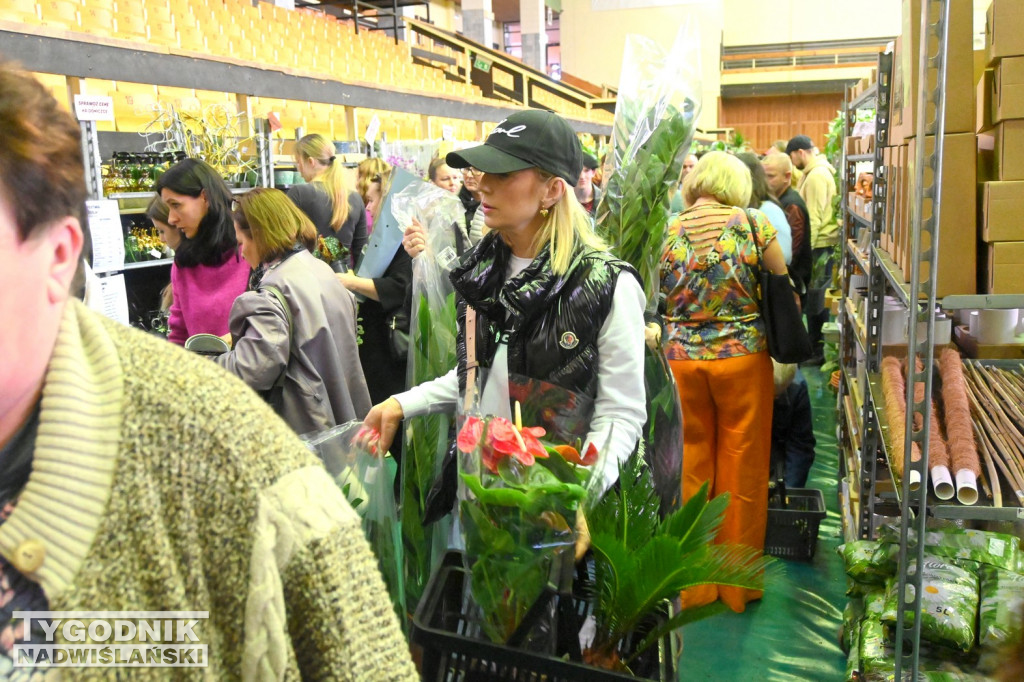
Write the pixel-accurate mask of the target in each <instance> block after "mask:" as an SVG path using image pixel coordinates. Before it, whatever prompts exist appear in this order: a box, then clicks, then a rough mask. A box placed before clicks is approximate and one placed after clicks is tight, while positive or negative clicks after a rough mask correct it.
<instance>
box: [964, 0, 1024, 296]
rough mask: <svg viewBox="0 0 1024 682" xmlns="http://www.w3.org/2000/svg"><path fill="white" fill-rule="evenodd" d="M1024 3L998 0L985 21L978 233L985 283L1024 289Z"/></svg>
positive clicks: (998, 290) (1002, 290) (1001, 290)
mask: <svg viewBox="0 0 1024 682" xmlns="http://www.w3.org/2000/svg"><path fill="white" fill-rule="evenodd" d="M1021 26H1024V3H1021V2H1019V1H1014V0H993V2H992V4H991V5H990V6H989V9H988V13H987V14H986V21H985V59H986V63H987V65H988V67H989V69H988V70H987V71H985V73H984V74H983V75H982V77H981V79H980V80H979V81H978V86H977V95H978V103H977V113H976V116H975V118H976V125H977V130H978V145H979V148H980V149H981V150H982V151H981V152H980V159H981V162H980V164H979V178H978V179H979V183H980V184H979V185H978V207H979V210H978V233H979V236H980V238H981V240H982V242H983V244H984V252H985V258H984V262H983V265H982V272H981V275H982V276H981V280H982V286H983V287H984V290H985V291H986V292H987V293H990V294H1015V293H1021V292H1024V31H1021V30H1020V28H1021Z"/></svg>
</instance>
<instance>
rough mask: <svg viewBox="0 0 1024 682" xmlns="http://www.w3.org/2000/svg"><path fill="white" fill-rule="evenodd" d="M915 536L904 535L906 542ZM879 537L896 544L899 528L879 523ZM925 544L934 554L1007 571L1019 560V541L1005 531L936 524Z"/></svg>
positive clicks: (1014, 566)
mask: <svg viewBox="0 0 1024 682" xmlns="http://www.w3.org/2000/svg"><path fill="white" fill-rule="evenodd" d="M915 536H916V533H915V531H914V530H913V529H911V530H910V534H909V535H908V536H907V539H908V542H909V543H911V544H913V541H914V538H915ZM878 539H879V541H880V542H883V543H899V539H900V534H899V528H896V527H894V526H893V525H892V524H886V525H884V526H882V528H880V529H879V531H878ZM924 546H925V549H926V550H927V551H928V553H929V554H932V555H934V556H940V557H945V558H947V559H966V560H969V561H977V562H978V563H982V564H989V565H991V566H997V567H998V568H1002V569H1004V570H1007V571H1016V570H1017V566H1018V564H1019V563H1020V561H1021V552H1020V540H1019V539H1018V538H1017V537H1016V536H1014V535H1007V534H1005V533H993V532H991V531H984V530H973V529H964V528H957V527H955V526H948V527H938V528H933V529H931V530H928V531H926V532H925V536H924Z"/></svg>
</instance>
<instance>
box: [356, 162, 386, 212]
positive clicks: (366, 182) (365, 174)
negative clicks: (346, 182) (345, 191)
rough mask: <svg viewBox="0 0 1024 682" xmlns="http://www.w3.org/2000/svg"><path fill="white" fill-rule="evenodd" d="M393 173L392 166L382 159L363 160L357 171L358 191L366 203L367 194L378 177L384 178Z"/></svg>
mask: <svg viewBox="0 0 1024 682" xmlns="http://www.w3.org/2000/svg"><path fill="white" fill-rule="evenodd" d="M390 172H391V164H389V163H388V162H387V161H385V160H384V159H382V158H380V157H373V158H369V159H363V160H362V161H360V162H359V168H358V169H357V170H356V191H357V192H359V196H360V197H362V199H363V203H366V192H367V190H369V189H370V185H371V184H372V183H373V179H374V178H375V177H376V176H378V175H379V176H384V175H387V174H388V173H390Z"/></svg>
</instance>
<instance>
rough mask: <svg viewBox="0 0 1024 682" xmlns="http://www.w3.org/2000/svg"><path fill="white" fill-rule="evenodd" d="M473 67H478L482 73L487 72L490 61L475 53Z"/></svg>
mask: <svg viewBox="0 0 1024 682" xmlns="http://www.w3.org/2000/svg"><path fill="white" fill-rule="evenodd" d="M473 68H475V69H480V70H481V71H483V72H484V73H487V72H488V71H490V70H491V61H490V60H489V59H485V58H484V57H481V56H480V55H476V57H475V58H474V59H473Z"/></svg>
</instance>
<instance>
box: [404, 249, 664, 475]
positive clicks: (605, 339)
mask: <svg viewBox="0 0 1024 682" xmlns="http://www.w3.org/2000/svg"><path fill="white" fill-rule="evenodd" d="M529 264H530V259H528V258H517V257H515V256H513V257H512V258H511V260H510V262H509V271H508V275H507V279H510V278H512V277H515V276H516V275H517V274H519V273H520V272H522V270H523V269H525V268H526V266H527V265H529ZM645 304H646V299H645V297H644V292H643V289H642V288H641V287H640V283H639V282H637V280H636V278H634V277H631V276H629V275H623V276H621V277H619V278H618V280H617V282H616V284H615V293H614V295H613V299H612V306H611V310H610V311H609V312H608V316H607V317H606V318H605V321H604V324H603V325H602V326H601V330H600V332H599V333H598V338H597V349H598V367H597V368H596V371H597V396H596V398H595V400H594V416H593V418H592V419H591V421H590V429H589V431H588V433H587V438H586V442H585V443H584V446H583V447H584V451H586V448H587V447H588V446H589V444H590V443H593V444H594V445H595V446H596V447H597V448H598V451H600V452H603V453H605V455H604V458H603V465H602V466H603V469H602V472H601V475H600V480H601V481H602V485H601V486H600V489H599V490H595V492H597V493H598V494H600V493H601V492H603V491H604V490H605V489H607V487H608V486H609V485H610V484H611V483H612V482H614V481H615V480H617V479H618V463H619V462H624V461H625V460H626V459H627V458H628V457H629V455H630V453H632V452H633V448H634V447H636V443H637V440H638V439H639V438H640V432H641V430H642V429H643V425H644V422H645V421H646V419H647V406H646V400H645V393H644V306H645ZM395 398H396V399H397V400H398V402H399V403H400V404H401V406H402V411H403V412H404V413H405V416H407V417H417V416H420V415H424V414H435V413H438V412H449V413H452V412H455V409H456V405H457V403H458V400H459V379H458V374H457V373H456V370H455V369H452V370H451V371H450V372H448V373H447V374H445V375H444V376H442V377H439V378H437V379H434V380H433V381H428V382H426V383H423V384H420V385H419V386H415V387H413V388H412V389H410V390H408V391H406V392H404V393H399V394H398V395H396V396H395ZM480 409H481V411H482V412H483V413H484V414H490V415H495V416H500V417H506V418H509V419H510V418H511V415H510V408H509V394H508V345H507V344H504V343H502V344H500V345H499V346H498V349H497V351H496V352H495V355H494V361H493V362H492V363H491V367H490V370H489V372H488V374H487V378H486V381H485V383H484V386H483V391H482V393H481V396H480ZM526 426H530V425H529V424H527V425H526Z"/></svg>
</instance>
